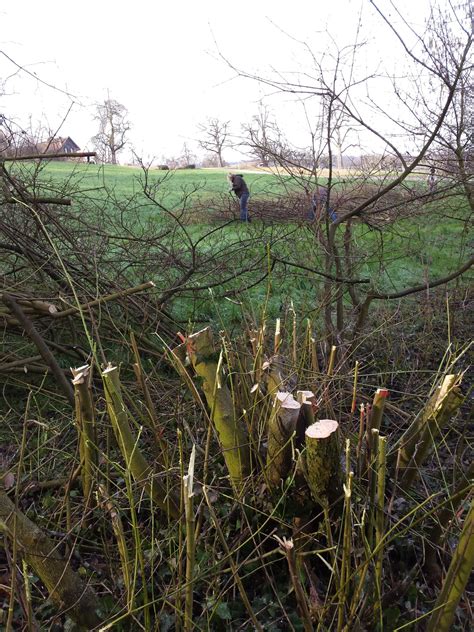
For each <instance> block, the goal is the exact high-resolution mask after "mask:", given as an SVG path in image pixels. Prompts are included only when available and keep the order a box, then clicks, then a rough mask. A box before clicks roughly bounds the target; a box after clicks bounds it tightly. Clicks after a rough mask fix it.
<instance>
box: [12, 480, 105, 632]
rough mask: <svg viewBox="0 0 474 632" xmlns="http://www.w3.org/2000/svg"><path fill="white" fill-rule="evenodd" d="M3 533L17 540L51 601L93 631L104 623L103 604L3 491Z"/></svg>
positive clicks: (50, 541) (51, 542)
mask: <svg viewBox="0 0 474 632" xmlns="http://www.w3.org/2000/svg"><path fill="white" fill-rule="evenodd" d="M0 529H2V530H3V531H7V532H8V534H9V535H10V537H11V538H14V539H16V541H17V542H18V544H19V547H20V550H21V553H22V555H23V556H24V558H25V561H26V563H27V564H28V565H29V566H30V567H31V568H32V569H33V571H34V573H35V574H36V575H38V577H39V578H40V579H41V581H42V582H43V584H44V585H45V586H46V588H47V590H48V592H49V594H50V596H51V599H52V600H53V601H54V602H55V604H56V605H57V606H58V608H60V609H61V611H63V612H65V613H67V615H68V616H69V617H71V619H73V620H74V621H75V622H76V623H77V624H78V625H80V626H81V627H83V628H85V629H86V630H91V629H92V628H95V627H96V626H97V625H99V623H100V617H99V615H98V609H99V602H98V600H97V597H96V594H95V592H94V591H93V589H92V588H91V587H90V586H88V585H87V584H85V583H84V582H83V581H82V579H81V577H80V576H79V575H78V574H77V573H75V572H74V571H73V570H72V569H71V567H70V566H69V564H68V562H67V561H66V560H64V559H63V558H62V557H61V555H60V554H59V553H58V550H57V548H58V547H57V544H56V543H55V542H53V541H52V540H50V539H49V538H48V537H47V536H46V535H45V534H44V533H43V532H42V531H41V529H39V528H38V527H37V526H36V525H35V524H34V523H33V522H31V520H30V519H29V518H27V517H26V516H25V515H24V514H23V513H22V512H21V511H19V510H18V509H16V508H15V505H14V504H13V503H12V501H11V500H10V499H9V498H8V496H7V495H6V494H5V492H2V491H0Z"/></svg>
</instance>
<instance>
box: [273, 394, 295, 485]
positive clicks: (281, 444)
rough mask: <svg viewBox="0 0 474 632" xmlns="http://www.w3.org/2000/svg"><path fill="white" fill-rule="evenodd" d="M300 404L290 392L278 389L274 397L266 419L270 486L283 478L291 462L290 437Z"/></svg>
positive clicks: (287, 472) (292, 433) (289, 468)
mask: <svg viewBox="0 0 474 632" xmlns="http://www.w3.org/2000/svg"><path fill="white" fill-rule="evenodd" d="M300 408H301V404H300V403H298V402H297V401H296V400H295V399H294V397H293V395H292V394H291V393H287V392H286V391H279V392H278V393H277V394H276V397H275V403H274V406H273V410H272V413H271V415H270V419H269V420H268V449H267V466H266V471H267V479H268V483H269V484H270V485H271V487H274V486H277V485H278V484H279V483H280V480H281V479H283V480H284V479H285V478H286V477H287V476H288V474H289V472H290V470H291V466H292V464H293V459H292V454H293V445H292V437H293V435H294V434H295V432H296V422H297V421H298V417H299V415H300Z"/></svg>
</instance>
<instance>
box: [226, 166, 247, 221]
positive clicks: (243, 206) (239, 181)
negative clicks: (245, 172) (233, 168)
mask: <svg viewBox="0 0 474 632" xmlns="http://www.w3.org/2000/svg"><path fill="white" fill-rule="evenodd" d="M227 177H228V178H229V184H230V186H231V189H230V190H231V191H233V192H234V193H235V195H236V196H237V197H238V198H239V203H240V219H241V220H242V221H243V222H250V217H249V210H248V208H247V203H248V200H249V196H250V192H249V189H248V186H247V184H246V183H245V180H244V179H243V177H242V175H241V174H234V173H229V175H228V176H227Z"/></svg>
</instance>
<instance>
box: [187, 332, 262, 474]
mask: <svg viewBox="0 0 474 632" xmlns="http://www.w3.org/2000/svg"><path fill="white" fill-rule="evenodd" d="M186 345H187V349H188V356H189V358H190V360H191V362H192V365H193V367H194V370H195V371H196V374H197V375H198V376H199V377H200V378H201V379H202V389H203V391H204V395H205V397H206V401H207V405H208V407H209V410H210V417H211V420H212V422H213V424H214V427H215V429H216V432H217V436H218V438H219V442H220V444H221V447H222V451H223V454H224V459H225V462H226V466H227V470H228V472H229V475H230V478H231V480H232V482H233V484H234V485H237V486H240V484H241V483H242V482H243V481H244V479H245V478H246V477H247V476H248V475H249V473H250V446H249V437H248V433H247V430H246V428H245V427H244V425H243V423H242V422H241V420H240V419H239V416H238V414H237V411H236V410H235V407H234V403H233V401H232V395H231V392H230V390H229V388H228V387H227V386H226V384H225V378H224V374H223V371H222V367H221V365H220V362H219V352H218V351H217V350H216V347H215V345H214V341H213V338H212V333H211V329H210V327H206V328H205V329H202V330H201V331H198V332H197V333H195V334H192V335H191V336H189V337H188V338H187V340H186Z"/></svg>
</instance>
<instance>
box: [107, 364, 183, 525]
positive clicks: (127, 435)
mask: <svg viewBox="0 0 474 632" xmlns="http://www.w3.org/2000/svg"><path fill="white" fill-rule="evenodd" d="M102 380H103V382H104V390H105V400H106V402H107V412H108V414H109V417H110V421H111V423H112V428H113V430H114V434H115V438H116V439H117V443H118V446H119V448H120V451H121V452H122V455H123V457H124V459H125V463H126V468H127V470H129V471H130V472H131V474H132V476H133V478H134V480H135V481H136V482H137V484H139V485H140V486H143V488H144V489H145V491H146V493H147V494H148V495H149V496H150V498H151V499H152V500H153V502H154V503H155V504H156V505H158V507H160V508H161V509H162V510H163V511H164V512H165V513H166V514H167V515H168V516H169V517H170V518H175V519H178V518H179V517H180V515H181V512H180V510H179V503H178V500H177V498H176V497H175V494H174V493H172V492H171V491H170V490H168V489H167V488H166V487H165V485H164V484H163V483H161V481H159V480H156V478H154V476H153V471H152V468H151V467H150V466H149V465H148V463H147V461H146V460H145V457H144V456H143V454H142V453H141V451H140V449H139V448H138V446H137V440H136V438H135V437H134V435H133V433H132V431H131V429H130V421H129V418H130V414H129V411H128V408H127V407H126V405H125V402H124V401H123V397H122V389H121V385H120V378H119V373H118V368H117V367H116V366H112V365H109V366H108V367H107V369H106V370H105V371H104V372H103V373H102Z"/></svg>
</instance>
